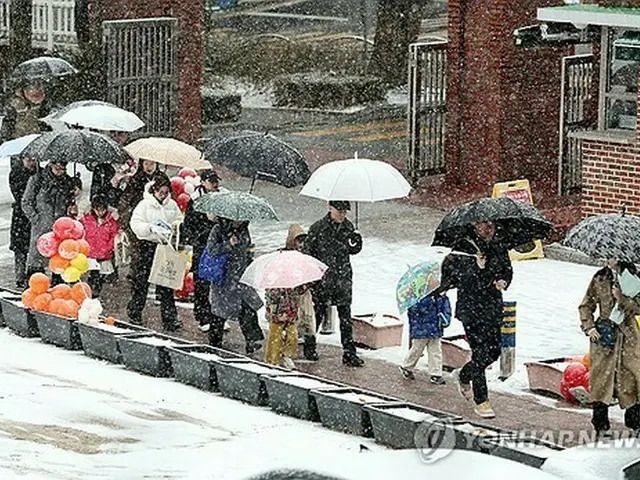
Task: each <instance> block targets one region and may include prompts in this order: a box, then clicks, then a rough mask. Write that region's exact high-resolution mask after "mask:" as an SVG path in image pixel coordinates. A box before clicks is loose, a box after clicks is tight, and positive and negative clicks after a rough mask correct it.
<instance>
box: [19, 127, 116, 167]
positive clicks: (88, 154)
mask: <svg viewBox="0 0 640 480" xmlns="http://www.w3.org/2000/svg"><path fill="white" fill-rule="evenodd" d="M22 155H24V156H25V157H31V158H33V159H35V160H37V161H39V162H56V161H61V162H65V163H68V162H73V163H84V164H97V163H125V162H126V161H127V160H128V155H127V154H126V152H125V151H124V150H123V149H122V147H121V146H120V145H118V143H117V142H115V141H114V140H111V139H110V138H109V137H106V136H104V135H101V134H99V133H93V132H90V131H88V130H62V131H57V132H55V131H54V132H47V133H44V134H42V135H40V136H39V137H38V138H36V139H35V140H34V141H33V142H31V143H30V144H29V145H28V146H27V148H25V149H24V150H23V151H22Z"/></svg>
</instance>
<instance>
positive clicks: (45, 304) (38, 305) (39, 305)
mask: <svg viewBox="0 0 640 480" xmlns="http://www.w3.org/2000/svg"><path fill="white" fill-rule="evenodd" d="M52 300H53V297H52V296H51V294H49V293H41V294H40V295H38V296H37V297H36V298H35V299H34V300H33V309H34V310H35V311H37V312H48V311H49V305H50V304H51V301H52Z"/></svg>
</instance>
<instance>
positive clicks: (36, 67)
mask: <svg viewBox="0 0 640 480" xmlns="http://www.w3.org/2000/svg"><path fill="white" fill-rule="evenodd" d="M74 73H78V70H76V69H75V67H74V66H73V65H71V64H70V63H69V62H67V61H66V60H63V59H62V58H56V57H37V58H32V59H31V60H27V61H26V62H22V63H21V64H20V65H18V66H17V67H16V68H15V69H14V70H13V73H12V74H11V79H12V80H14V81H17V82H21V81H43V80H52V79H54V78H60V77H64V76H66V75H73V74H74Z"/></svg>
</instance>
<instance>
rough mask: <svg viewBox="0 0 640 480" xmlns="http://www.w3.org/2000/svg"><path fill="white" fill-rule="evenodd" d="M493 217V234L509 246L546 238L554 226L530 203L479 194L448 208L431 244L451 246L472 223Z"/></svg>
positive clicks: (489, 219) (465, 234)
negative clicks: (478, 197) (463, 202)
mask: <svg viewBox="0 0 640 480" xmlns="http://www.w3.org/2000/svg"><path fill="white" fill-rule="evenodd" d="M487 221H492V222H495V224H496V237H497V238H498V239H499V240H500V241H501V243H502V244H503V245H504V246H505V247H506V248H508V249H512V248H515V247H518V246H520V245H524V244H526V243H529V242H531V241H533V240H540V239H543V238H546V237H547V235H549V232H551V229H552V228H553V223H551V222H550V221H549V220H548V219H547V218H546V217H545V216H544V215H542V214H541V213H540V212H539V211H538V210H537V209H536V208H535V207H534V206H533V205H531V204H530V203H527V202H522V201H520V200H513V199H511V198H507V197H499V198H481V199H479V200H476V201H474V202H470V203H465V204H464V205H460V206H459V207H456V208H455V209H453V210H452V211H451V212H449V213H448V214H447V215H446V216H445V217H444V218H443V219H442V221H441V222H440V225H438V228H437V229H436V233H435V237H434V240H433V245H438V246H443V247H454V246H455V244H456V243H457V242H458V240H460V239H461V238H464V237H465V236H467V235H468V234H469V231H470V229H471V228H472V225H473V224H474V223H478V222H487Z"/></svg>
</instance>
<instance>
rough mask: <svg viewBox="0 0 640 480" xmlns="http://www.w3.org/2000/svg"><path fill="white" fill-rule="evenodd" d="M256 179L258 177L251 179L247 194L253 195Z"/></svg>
mask: <svg viewBox="0 0 640 480" xmlns="http://www.w3.org/2000/svg"><path fill="white" fill-rule="evenodd" d="M257 178H258V175H257V174H256V175H254V176H253V178H252V179H251V186H250V187H249V193H253V187H254V186H255V184H256V179H257Z"/></svg>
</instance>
